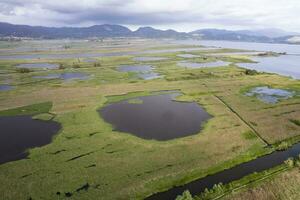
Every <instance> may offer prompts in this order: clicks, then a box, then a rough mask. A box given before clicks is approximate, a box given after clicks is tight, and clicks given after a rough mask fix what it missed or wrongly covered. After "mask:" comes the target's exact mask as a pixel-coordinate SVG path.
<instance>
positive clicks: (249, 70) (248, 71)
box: [245, 69, 259, 76]
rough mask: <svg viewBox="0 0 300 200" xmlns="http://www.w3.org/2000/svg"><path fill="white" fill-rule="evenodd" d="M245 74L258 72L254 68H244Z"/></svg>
mask: <svg viewBox="0 0 300 200" xmlns="http://www.w3.org/2000/svg"><path fill="white" fill-rule="evenodd" d="M245 74H246V75H250V76H252V75H256V74H259V73H258V72H257V71H256V70H254V69H246V70H245Z"/></svg>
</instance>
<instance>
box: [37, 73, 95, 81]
mask: <svg viewBox="0 0 300 200" xmlns="http://www.w3.org/2000/svg"><path fill="white" fill-rule="evenodd" d="M89 77H90V76H89V75H87V74H85V73H81V72H66V73H61V74H48V75H44V76H34V77H33V78H37V79H63V80H73V79H79V80H87V79H89Z"/></svg>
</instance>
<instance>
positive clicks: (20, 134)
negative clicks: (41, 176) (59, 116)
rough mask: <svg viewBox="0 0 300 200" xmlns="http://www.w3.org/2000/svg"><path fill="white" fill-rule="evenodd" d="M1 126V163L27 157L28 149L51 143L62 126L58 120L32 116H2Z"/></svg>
mask: <svg viewBox="0 0 300 200" xmlns="http://www.w3.org/2000/svg"><path fill="white" fill-rule="evenodd" d="M0 127H1V132H0V164H2V163H5V162H9V161H14V160H19V159H23V158H26V157H27V155H28V153H27V152H26V150H27V149H29V148H33V147H40V146H43V145H46V144H48V143H50V142H51V139H52V137H53V136H54V135H55V134H56V133H57V132H58V131H59V129H60V128H61V126H60V124H59V123H57V122H54V121H41V120H34V119H32V118H31V116H9V117H0Z"/></svg>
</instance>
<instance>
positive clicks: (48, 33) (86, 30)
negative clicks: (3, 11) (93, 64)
mask: <svg viewBox="0 0 300 200" xmlns="http://www.w3.org/2000/svg"><path fill="white" fill-rule="evenodd" d="M0 36H2V37H8V36H13V37H30V38H47V39H51V38H53V39H55V38H91V37H134V36H136V37H148V38H163V37H165V38H182V37H188V36H189V35H188V34H187V33H179V32H177V31H174V30H166V31H163V30H158V29H154V28H151V27H142V28H139V29H138V30H136V31H131V30H130V29H128V28H127V27H125V26H121V25H110V24H103V25H95V26H91V27H80V28H79V27H78V28H77V27H76V28H75V27H61V28H56V27H43V26H27V25H13V24H9V23H1V22H0Z"/></svg>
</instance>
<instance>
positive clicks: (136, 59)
mask: <svg viewBox="0 0 300 200" xmlns="http://www.w3.org/2000/svg"><path fill="white" fill-rule="evenodd" d="M168 59H169V58H165V57H150V56H147V57H146V56H142V57H135V58H133V60H134V61H160V60H168Z"/></svg>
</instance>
